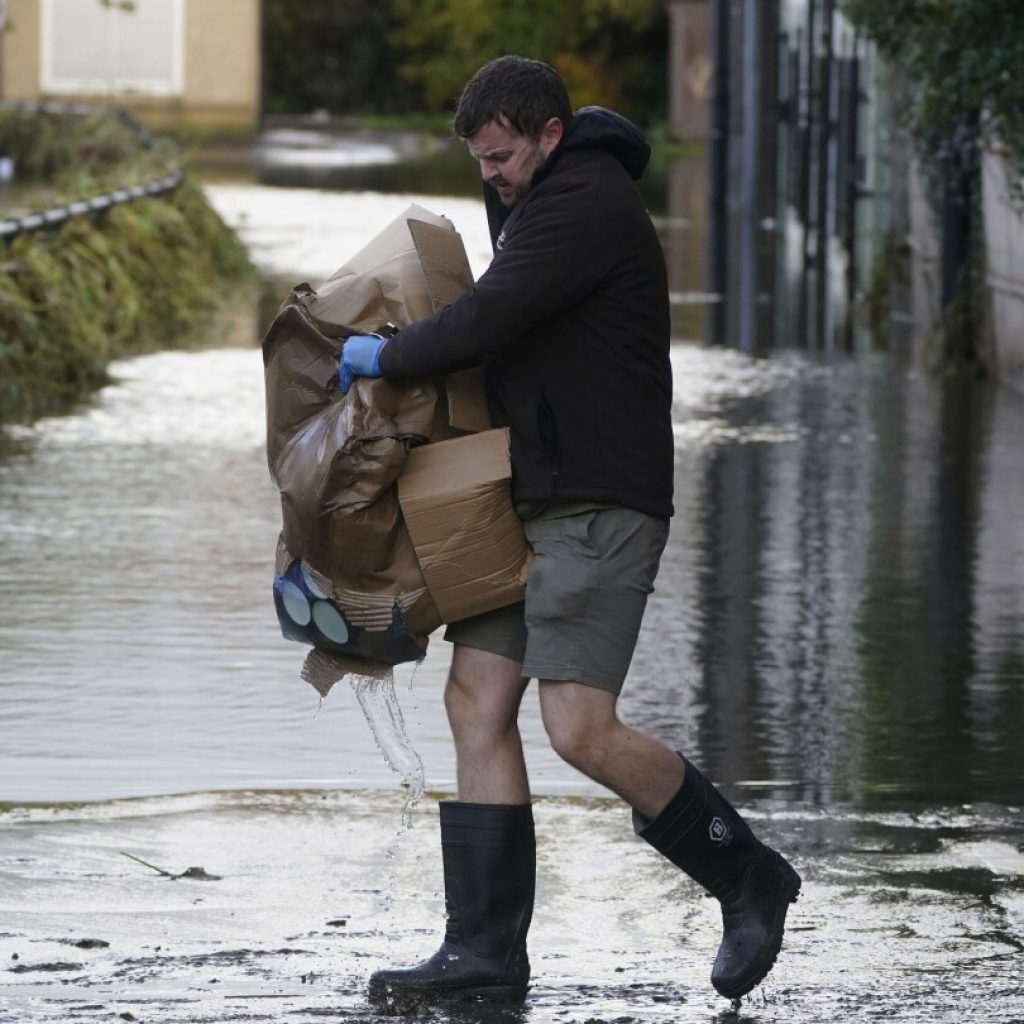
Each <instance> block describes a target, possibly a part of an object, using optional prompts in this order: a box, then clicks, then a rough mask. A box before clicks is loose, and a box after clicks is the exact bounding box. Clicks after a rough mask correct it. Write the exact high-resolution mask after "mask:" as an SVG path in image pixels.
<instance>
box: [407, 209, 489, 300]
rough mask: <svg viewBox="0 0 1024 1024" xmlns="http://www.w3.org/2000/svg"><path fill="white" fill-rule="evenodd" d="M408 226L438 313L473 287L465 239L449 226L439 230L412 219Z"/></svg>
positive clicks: (433, 225)
mask: <svg viewBox="0 0 1024 1024" xmlns="http://www.w3.org/2000/svg"><path fill="white" fill-rule="evenodd" d="M407 223H408V226H409V234H410V235H412V242H413V245H414V246H415V247H416V252H417V254H418V255H419V258H420V265H421V266H422V268H423V276H424V277H425V278H426V280H427V289H428V291H429V292H430V300H431V302H432V304H433V306H434V310H435V312H436V311H437V310H439V309H443V308H444V307H445V306H450V305H451V304H452V303H453V302H454V301H455V300H456V299H457V298H458V297H459V296H460V295H462V294H463V292H467V291H469V289H470V288H472V287H473V272H472V270H470V268H469V257H468V256H467V255H466V249H465V246H463V244H462V236H461V235H460V234H459V233H458V232H457V231H456V230H455V229H454V228H453V227H451V225H450V224H446V226H444V227H438V226H437V225H436V224H429V223H427V222H426V221H424V220H416V219H413V218H411V217H410V218H409V220H408V222H407Z"/></svg>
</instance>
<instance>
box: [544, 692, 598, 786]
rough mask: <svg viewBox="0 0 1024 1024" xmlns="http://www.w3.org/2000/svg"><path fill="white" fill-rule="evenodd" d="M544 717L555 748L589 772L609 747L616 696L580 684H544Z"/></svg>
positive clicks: (545, 726) (575, 766) (564, 758)
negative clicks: (608, 731)
mask: <svg viewBox="0 0 1024 1024" xmlns="http://www.w3.org/2000/svg"><path fill="white" fill-rule="evenodd" d="M541 716H542V719H543V722H544V729H545V731H546V732H547V736H548V740H549V742H550V743H551V747H552V749H553V750H554V751H555V753H556V754H558V756H559V757H560V758H562V760H563V761H566V762H567V763H569V764H571V765H572V766H573V767H574V768H578V769H579V770H580V771H583V772H586V773H588V774H589V773H590V772H591V771H593V770H595V769H596V768H597V767H598V766H599V765H600V762H601V759H602V757H603V755H604V751H605V750H606V747H607V744H606V742H605V736H606V730H607V729H609V728H611V727H613V726H614V724H615V722H616V718H615V697H614V696H613V695H611V694H609V693H605V692H604V691H600V690H595V689H594V688H593V687H589V686H584V685H583V684H580V683H563V682H545V683H542V684H541Z"/></svg>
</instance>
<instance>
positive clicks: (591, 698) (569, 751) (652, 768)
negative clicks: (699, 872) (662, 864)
mask: <svg viewBox="0 0 1024 1024" xmlns="http://www.w3.org/2000/svg"><path fill="white" fill-rule="evenodd" d="M617 701H618V698H617V697H616V695H615V694H612V693H608V692H607V691H605V690H599V689H597V688H596V687H593V686H586V685H584V684H582V683H566V682H542V683H541V684H540V703H541V712H542V714H543V718H544V728H545V729H546V730H547V734H548V737H549V739H550V740H551V745H552V747H554V749H555V752H556V753H557V754H558V755H559V756H560V757H561V758H563V759H564V760H565V761H567V762H568V763H569V764H571V765H572V766H573V767H574V768H576V769H578V770H579V771H581V772H583V774H584V775H586V776H588V777H589V778H591V779H593V780H594V781H595V782H599V783H600V784H601V785H602V786H605V787H606V788H608V789H610V790H611V791H612V792H613V793H616V794H618V795H619V796H620V797H622V799H623V800H625V801H626V803H628V804H629V805H630V806H631V807H634V808H636V810H638V811H639V812H640V813H641V814H642V815H644V816H645V817H647V818H655V817H657V816H658V814H659V813H660V812H661V810H662V808H664V807H665V806H666V804H668V802H669V800H671V799H672V797H673V796H675V794H676V793H677V792H678V791H679V787H680V786H681V785H682V782H683V774H684V768H683V763H682V761H681V760H680V759H679V756H678V755H677V754H676V753H675V752H674V751H673V750H672V749H671V748H670V747H667V746H666V745H665V744H664V743H662V742H661V741H660V740H656V739H654V738H653V737H651V736H647V735H646V734H645V733H642V732H639V731H638V730H636V729H633V728H631V727H630V726H628V725H626V724H625V723H624V722H621V721H620V720H619V718H618V715H617V714H616V711H615V706H616V703H617Z"/></svg>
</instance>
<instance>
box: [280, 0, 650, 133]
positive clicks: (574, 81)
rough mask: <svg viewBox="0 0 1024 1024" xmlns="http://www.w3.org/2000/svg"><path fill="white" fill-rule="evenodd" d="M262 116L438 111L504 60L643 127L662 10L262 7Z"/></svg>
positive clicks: (418, 4) (329, 0) (438, 3)
mask: <svg viewBox="0 0 1024 1024" xmlns="http://www.w3.org/2000/svg"><path fill="white" fill-rule="evenodd" d="M263 52H264V110H266V111H267V112H268V113H270V114H282V113H308V112H310V111H312V110H316V109H323V110H326V111H328V112H330V113H333V114H396V113H405V114H408V113H439V112H441V113H445V114H448V115H450V114H451V112H452V111H453V110H454V107H455V102H456V100H457V99H458V96H459V93H460V92H461V90H462V86H463V85H464V84H465V82H466V80H467V79H468V78H469V77H470V75H472V74H473V72H474V71H476V69H477V68H478V67H480V65H481V64H484V63H486V62H487V61H488V60H490V59H492V58H493V57H498V56H501V55H502V54H505V53H521V54H523V55H524V56H529V57H536V58H537V59H539V60H544V61H547V62H548V63H550V64H552V65H553V66H554V67H556V68H557V69H558V70H559V72H560V73H561V74H562V76H563V77H564V78H565V80H566V84H567V85H568V86H569V92H570V95H571V96H572V99H573V102H574V103H575V104H576V105H577V106H583V105H585V104H587V103H605V104H608V105H611V106H615V107H617V108H618V109H621V110H622V111H623V112H624V113H627V114H631V115H632V116H634V117H637V118H639V119H640V120H643V121H645V122H652V121H654V120H656V119H658V118H660V117H663V116H664V114H665V108H666V100H667V80H668V28H667V14H666V12H665V6H664V3H663V0H563V2H562V3H557V4H556V3H552V4H538V3H534V2H532V0H506V2H505V3H501V4H495V3H490V2H484V0H377V2H375V3H372V4H371V3H367V2H366V0H306V2H304V3H302V4H296V3H294V2H293V0H264V4H263Z"/></svg>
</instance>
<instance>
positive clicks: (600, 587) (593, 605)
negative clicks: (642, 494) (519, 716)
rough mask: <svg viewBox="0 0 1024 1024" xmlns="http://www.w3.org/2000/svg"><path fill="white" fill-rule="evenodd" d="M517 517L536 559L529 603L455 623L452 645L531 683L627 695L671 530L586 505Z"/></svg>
mask: <svg viewBox="0 0 1024 1024" xmlns="http://www.w3.org/2000/svg"><path fill="white" fill-rule="evenodd" d="M517 511H519V512H520V514H521V515H523V516H524V519H523V528H524V530H525V531H526V539H527V540H528V541H529V543H530V547H531V548H533V554H534V560H533V564H532V565H531V566H530V576H529V579H528V581H527V584H526V599H525V601H522V602H520V603H519V604H514V605H510V606H508V607H507V608H499V609H497V610H496V611H493V612H486V613H485V614H483V615H476V616H474V617H472V618H469V619H462V620H461V621H459V622H453V623H452V624H451V625H449V626H448V628H447V630H446V631H445V639H446V640H450V641H452V643H457V644H465V645H466V646H467V647H474V648H477V649H478V650H482V651H489V652H491V653H492V654H500V655H503V656H504V657H506V658H511V659H512V660H513V661H517V662H519V663H520V664H521V665H522V674H523V675H524V676H527V677H528V678H531V679H551V680H566V681H572V682H577V683H586V684H587V685H590V686H596V687H598V688H599V689H601V690H607V691H609V692H610V693H619V692H620V691H621V689H622V684H623V682H624V681H625V678H626V672H627V671H628V669H629V663H630V660H631V659H632V657H633V649H634V648H635V647H636V638H637V635H638V634H639V632H640V622H641V620H642V619H643V614H644V608H645V606H646V605H647V595H648V594H650V593H651V591H652V590H654V578H655V576H656V575H657V573H658V563H659V561H660V559H661V553H662V551H663V550H664V548H665V542H666V541H667V539H668V520H667V519H659V518H657V517H655V516H649V515H645V514H644V513H643V512H637V511H636V510H635V509H631V508H625V507H623V506H620V505H599V506H595V505H593V504H589V505H583V504H581V503H579V502H575V503H571V504H570V503H565V504H556V505H548V506H546V507H543V508H542V509H541V510H540V511H538V512H535V511H534V510H533V509H523V508H521V507H520V508H517Z"/></svg>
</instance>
